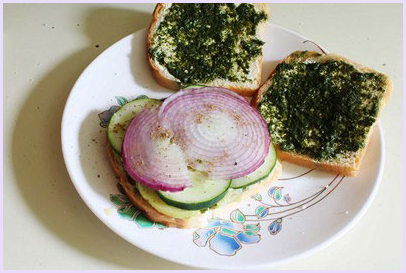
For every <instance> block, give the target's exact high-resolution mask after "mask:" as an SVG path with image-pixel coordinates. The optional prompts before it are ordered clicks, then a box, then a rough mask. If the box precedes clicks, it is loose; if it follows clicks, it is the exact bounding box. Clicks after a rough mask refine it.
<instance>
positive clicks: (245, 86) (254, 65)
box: [147, 3, 270, 96]
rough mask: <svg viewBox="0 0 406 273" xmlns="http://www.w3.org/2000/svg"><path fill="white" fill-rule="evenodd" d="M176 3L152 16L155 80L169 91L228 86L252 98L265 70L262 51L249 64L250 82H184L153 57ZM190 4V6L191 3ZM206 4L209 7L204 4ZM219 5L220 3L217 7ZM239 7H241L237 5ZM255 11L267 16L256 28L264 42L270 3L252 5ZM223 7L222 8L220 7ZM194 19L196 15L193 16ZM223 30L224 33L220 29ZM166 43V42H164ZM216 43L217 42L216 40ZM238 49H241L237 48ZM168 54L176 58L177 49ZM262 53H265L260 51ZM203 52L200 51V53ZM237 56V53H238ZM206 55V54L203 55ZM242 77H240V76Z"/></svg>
mask: <svg viewBox="0 0 406 273" xmlns="http://www.w3.org/2000/svg"><path fill="white" fill-rule="evenodd" d="M172 5H173V4H169V3H165V4H157V5H156V7H155V10H154V13H153V17H152V22H151V25H150V27H149V30H148V36H147V52H148V53H147V59H148V63H149V65H150V68H151V71H152V75H153V76H154V78H155V79H156V81H157V82H158V83H159V84H160V85H162V86H164V87H167V88H169V89H173V90H178V89H180V88H181V87H182V85H190V84H201V85H207V86H218V87H225V88H228V89H231V90H233V91H235V92H237V93H239V94H241V95H243V96H252V94H254V93H255V91H256V90H257V89H258V87H259V86H260V84H261V71H262V52H261V53H260V54H259V55H258V56H256V57H254V59H253V60H252V61H251V62H250V64H249V69H248V74H246V75H245V76H246V77H247V78H248V79H250V81H244V80H242V79H236V80H228V79H226V78H223V77H224V75H223V76H217V77H216V78H214V79H213V80H211V81H208V82H196V81H193V82H191V83H190V82H189V83H184V82H182V80H180V79H178V78H176V77H175V76H174V75H172V74H171V73H170V72H169V71H168V69H167V67H166V66H165V65H162V64H160V63H159V62H158V61H157V59H156V58H155V57H154V56H153V55H152V54H151V50H152V49H153V48H154V45H155V44H157V41H158V39H159V37H158V35H156V33H157V30H158V28H159V26H160V24H161V23H162V22H163V21H164V20H165V16H166V15H167V14H168V13H169V12H170V7H171V6H172ZM180 5H185V4H180ZM188 5H190V4H188ZM203 5H207V4H203ZM216 5H220V4H216ZM237 5H239V4H237ZM252 5H253V6H254V8H255V11H256V12H264V13H265V14H266V15H267V20H265V21H261V22H260V23H259V24H258V26H257V28H256V34H255V36H256V38H257V39H259V40H261V41H262V40H263V36H264V33H265V30H266V27H267V25H268V21H269V17H270V16H269V6H268V5H267V4H258V3H257V4H252ZM219 8H220V6H219ZM191 16H193V15H191ZM219 31H221V30H219ZM169 39H178V37H170V38H169ZM165 40H167V39H165ZM213 41H215V40H213ZM237 48H238V50H241V48H239V47H238V46H237ZM161 50H163V51H165V54H166V56H168V55H170V56H177V55H176V49H173V48H171V49H168V48H165V49H161ZM261 51H262V50H261ZM200 52H201V51H200ZM237 53H238V52H237ZM202 54H203V53H202ZM234 65H235V66H238V65H237V64H234ZM193 69H195V68H193V67H192V68H190V69H189V70H193ZM239 75H240V74H239Z"/></svg>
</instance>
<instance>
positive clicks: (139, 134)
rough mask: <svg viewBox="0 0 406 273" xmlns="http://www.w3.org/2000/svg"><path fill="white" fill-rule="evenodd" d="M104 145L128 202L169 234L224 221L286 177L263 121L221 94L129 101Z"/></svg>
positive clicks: (194, 90)
mask: <svg viewBox="0 0 406 273" xmlns="http://www.w3.org/2000/svg"><path fill="white" fill-rule="evenodd" d="M107 138H108V143H107V154H108V156H109V159H110V162H111V165H112V167H113V169H114V171H115V173H116V175H117V177H118V178H119V180H120V185H121V186H122V188H123V189H124V191H125V193H126V195H127V196H128V198H129V199H130V200H131V202H132V203H133V204H134V205H135V206H136V207H138V208H139V209H141V210H142V211H143V212H144V213H145V215H146V216H147V217H148V218H149V219H150V220H152V221H156V222H159V223H162V224H164V225H166V226H171V227H177V228H191V227H203V226H205V225H206V224H207V222H208V221H209V220H210V219H212V218H217V217H219V218H221V217H227V215H228V214H229V213H231V211H233V210H234V209H236V208H237V206H238V205H239V204H240V202H242V201H244V200H246V199H248V198H250V197H251V196H252V195H254V194H256V193H257V192H259V191H261V190H262V189H263V188H265V187H268V186H269V185H270V184H271V183H272V182H273V181H275V180H276V179H277V178H278V177H279V175H280V174H281V171H282V167H281V164H280V163H279V162H278V160H277V157H276V152H275V149H274V147H273V145H272V142H271V141H270V137H269V132H268V129H267V127H266V124H265V121H264V119H263V118H262V116H261V115H260V114H259V113H258V111H257V110H256V109H254V108H253V107H251V105H250V104H249V102H248V101H247V100H246V99H245V98H244V97H242V96H240V95H238V94H236V93H234V92H233V91H231V90H228V89H224V88H218V87H191V88H185V89H183V90H180V91H178V92H177V93H174V94H173V95H171V96H169V97H168V98H166V99H165V100H164V101H162V100H157V99H151V98H141V99H135V100H132V101H129V102H127V103H126V104H124V105H123V106H121V108H119V109H118V110H117V111H116V112H115V113H114V114H113V116H112V117H111V119H110V121H109V124H108V128H107Z"/></svg>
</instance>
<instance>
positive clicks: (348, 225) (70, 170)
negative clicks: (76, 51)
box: [61, 23, 386, 269]
mask: <svg viewBox="0 0 406 273" xmlns="http://www.w3.org/2000/svg"><path fill="white" fill-rule="evenodd" d="M269 26H272V27H275V28H278V29H280V30H283V31H285V32H288V33H290V34H293V35H295V36H298V37H300V38H302V39H304V40H309V41H313V40H311V39H309V38H307V37H305V36H304V35H302V34H300V33H298V32H296V31H293V30H291V29H288V28H285V27H283V26H280V25H278V24H275V23H269ZM146 30H147V28H142V29H139V30H137V31H135V32H133V33H131V34H129V35H127V36H125V37H123V38H121V39H120V40H118V41H116V42H115V43H113V44H111V45H110V46H109V47H108V48H106V49H105V50H104V51H103V52H102V53H100V54H99V55H98V56H96V57H95V58H94V59H93V60H92V61H91V62H90V63H89V64H88V65H87V66H86V68H85V69H84V70H83V71H82V72H81V73H80V75H79V77H78V78H77V79H76V81H75V84H74V85H73V86H72V88H71V90H70V92H69V96H68V98H67V100H66V102H65V105H64V110H63V114H62V119H61V147H62V155H63V159H64V163H65V166H66V169H67V171H68V174H69V178H70V180H71V182H72V184H73V185H74V187H75V189H76V191H77V193H78V194H79V196H80V197H81V199H82V201H83V202H84V203H85V204H86V206H87V207H88V208H89V209H90V211H91V212H92V213H93V214H95V215H96V217H97V218H98V220H99V221H101V222H102V223H103V224H105V225H106V226H107V227H108V228H109V229H110V230H111V231H113V232H114V233H115V234H117V235H118V236H120V237H121V238H122V239H123V240H125V241H126V242H129V243H130V244H132V245H133V246H135V247H137V248H139V249H141V250H143V251H145V252H147V253H149V254H151V255H154V256H156V257H159V258H162V259H165V260H167V261H170V262H173V263H177V264H180V265H185V266H191V267H195V268H198V269H199V268H200V269H237V268H239V269H241V268H255V269H260V268H264V267H274V266H278V265H281V264H286V263H289V262H293V261H296V260H299V259H303V258H306V257H309V256H311V255H312V254H315V253H316V252H318V251H320V250H322V249H324V248H326V247H328V246H330V245H331V244H332V243H334V242H335V241H337V240H338V239H340V238H341V237H343V236H344V235H345V234H346V233H347V232H348V231H349V230H351V229H352V228H353V227H354V226H355V225H356V224H357V223H358V222H359V221H360V219H361V218H362V217H363V216H364V215H365V213H366V212H367V210H368V208H369V207H370V206H371V204H372V202H373V200H374V199H375V197H376V194H377V192H378V189H379V187H380V184H381V181H382V176H383V170H384V164H385V160H386V153H385V150H386V149H385V141H384V134H383V129H382V125H381V121H380V119H378V120H377V122H376V124H375V126H374V127H373V128H372V130H378V135H379V146H380V154H381V156H380V158H379V170H378V174H377V175H376V178H375V183H374V185H373V186H372V188H371V191H370V194H369V195H368V197H367V198H366V201H365V202H364V203H363V204H362V207H361V208H360V209H359V210H358V212H357V213H356V215H355V216H354V217H353V218H352V219H351V220H350V221H348V222H347V223H346V224H345V225H344V227H342V228H341V229H340V230H339V231H338V232H336V233H335V234H334V235H332V236H331V237H329V238H328V239H326V240H324V241H322V242H320V243H319V244H316V245H315V246H313V247H311V248H309V249H307V250H305V251H303V252H301V253H298V254H294V255H291V256H289V257H285V258H281V259H279V260H276V261H272V262H264V263H258V264H255V265H254V264H248V265H238V267H237V266H236V267H234V266H232V265H231V264H228V263H227V264H223V265H222V266H219V265H217V266H216V267H210V266H208V267H204V266H200V265H196V264H194V263H192V262H190V263H189V262H186V261H183V260H180V259H173V258H171V257H167V256H165V255H162V254H157V253H155V252H153V251H152V250H150V249H148V248H146V247H144V246H143V245H141V244H135V242H131V241H128V240H127V238H126V237H127V236H126V235H125V234H124V233H123V232H122V231H121V230H120V229H117V228H116V227H115V226H114V225H113V224H112V223H110V222H108V221H105V220H104V216H103V215H102V213H101V212H98V211H97V210H96V209H94V208H93V206H92V205H91V202H90V201H89V200H88V198H86V196H85V195H84V193H83V192H82V191H81V190H80V187H79V183H78V182H75V180H74V179H73V178H74V177H75V175H74V173H75V171H74V170H73V168H72V166H71V165H70V164H69V160H68V151H67V149H68V148H67V144H65V143H67V142H66V140H65V135H66V133H64V132H65V130H67V125H66V123H67V115H68V114H67V112H68V106H69V105H70V101H71V100H72V97H73V92H72V91H73V90H75V88H76V87H77V85H78V84H79V82H80V81H81V80H82V78H83V77H84V76H85V74H86V71H87V70H88V69H89V68H90V67H91V66H92V65H93V64H94V63H95V62H96V60H98V59H99V58H102V56H103V55H104V54H105V52H106V51H108V49H110V48H111V47H113V46H114V45H116V44H118V43H120V42H122V41H123V40H125V39H128V38H129V37H131V36H133V35H135V34H136V33H138V32H145V31H146ZM317 45H319V46H320V48H321V49H323V50H324V51H326V52H329V51H328V50H327V49H326V48H324V47H323V46H321V45H320V44H317Z"/></svg>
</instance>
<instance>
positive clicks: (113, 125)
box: [107, 98, 162, 154]
mask: <svg viewBox="0 0 406 273" xmlns="http://www.w3.org/2000/svg"><path fill="white" fill-rule="evenodd" d="M161 103H162V101H160V100H156V99H145V98H142V99H135V100H132V101H130V102H127V103H126V104H124V105H123V106H122V107H121V108H120V109H118V110H117V112H115V113H114V115H113V116H112V117H111V119H110V122H109V126H108V128H107V138H108V139H109V142H110V144H111V147H113V149H114V151H116V152H117V153H120V154H121V146H122V144H123V139H124V134H125V130H126V129H127V127H128V124H129V123H130V121H131V120H132V119H133V118H134V117H135V116H136V115H137V114H139V113H140V112H141V111H142V110H144V109H145V108H154V107H158V106H159V105H161Z"/></svg>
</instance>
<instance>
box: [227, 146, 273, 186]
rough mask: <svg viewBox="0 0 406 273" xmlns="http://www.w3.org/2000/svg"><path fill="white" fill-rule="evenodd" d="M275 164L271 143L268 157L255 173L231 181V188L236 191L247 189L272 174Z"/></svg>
mask: <svg viewBox="0 0 406 273" xmlns="http://www.w3.org/2000/svg"><path fill="white" fill-rule="evenodd" d="M275 164H276V152H275V148H274V147H273V145H272V143H271V145H270V146H269V153H268V156H267V157H266V158H265V161H264V163H263V164H262V165H261V166H260V167H259V168H258V169H256V171H255V172H252V173H250V174H248V175H246V176H243V177H240V178H237V179H233V180H232V181H231V185H230V187H231V188H234V189H238V188H243V187H247V186H249V185H252V184H255V183H257V182H259V181H261V180H263V179H264V178H266V177H268V175H269V174H270V173H271V172H272V170H273V168H274V167H275Z"/></svg>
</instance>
